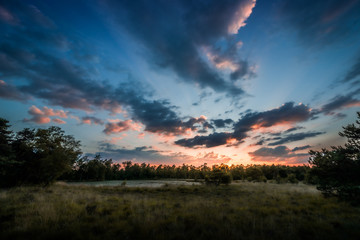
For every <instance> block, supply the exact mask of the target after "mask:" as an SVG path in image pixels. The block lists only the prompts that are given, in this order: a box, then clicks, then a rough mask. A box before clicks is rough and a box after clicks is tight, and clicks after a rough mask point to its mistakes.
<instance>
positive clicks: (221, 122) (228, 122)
mask: <svg viewBox="0 0 360 240" xmlns="http://www.w3.org/2000/svg"><path fill="white" fill-rule="evenodd" d="M211 123H212V124H214V125H215V127H217V128H224V127H227V126H229V125H230V126H231V125H232V124H233V123H234V121H233V120H232V119H230V118H227V119H212V120H211Z"/></svg>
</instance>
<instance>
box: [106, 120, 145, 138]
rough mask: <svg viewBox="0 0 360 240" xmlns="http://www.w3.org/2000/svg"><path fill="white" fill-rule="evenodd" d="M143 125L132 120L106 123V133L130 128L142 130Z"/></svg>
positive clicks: (119, 131)
mask: <svg viewBox="0 0 360 240" xmlns="http://www.w3.org/2000/svg"><path fill="white" fill-rule="evenodd" d="M140 129H141V125H139V124H138V123H135V122H133V121H132V120H126V121H119V122H109V123H107V124H106V125H105V129H104V133H106V134H107V135H109V134H114V133H121V132H125V131H128V130H134V131H140Z"/></svg>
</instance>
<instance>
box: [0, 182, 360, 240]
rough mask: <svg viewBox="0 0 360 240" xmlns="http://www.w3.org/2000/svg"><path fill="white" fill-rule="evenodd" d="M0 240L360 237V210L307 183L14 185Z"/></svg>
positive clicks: (1, 215) (1, 198) (0, 196)
mask: <svg viewBox="0 0 360 240" xmlns="http://www.w3.org/2000/svg"><path fill="white" fill-rule="evenodd" d="M0 205H1V208H0V229H1V233H0V238H1V239H115V238H116V239H360V208H358V207H354V206H351V205H350V204H347V203H344V202H338V201H337V200H336V199H333V198H324V197H323V196H322V195H321V194H320V192H318V191H317V190H316V189H315V187H313V186H309V185H304V184H272V183H249V182H239V183H234V184H231V185H229V186H219V187H215V186H206V185H200V186H172V185H166V186H163V187H159V188H137V187H123V186H109V187H107V186H101V187H95V186H73V185H67V184H62V183H58V184H55V185H53V186H50V187H47V188H42V187H18V188H12V189H7V190H1V191H0Z"/></svg>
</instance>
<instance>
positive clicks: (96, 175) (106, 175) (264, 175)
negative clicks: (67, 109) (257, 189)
mask: <svg viewBox="0 0 360 240" xmlns="http://www.w3.org/2000/svg"><path fill="white" fill-rule="evenodd" d="M309 169H310V167H309V166H305V165H304V166H284V165H274V164H273V165H247V166H244V165H231V166H228V165H225V164H220V165H213V166H211V167H209V166H208V165H207V164H206V163H205V164H203V165H201V166H193V165H188V164H183V165H181V166H176V165H166V164H160V165H157V166H155V165H150V164H146V163H141V164H139V163H132V162H131V161H125V162H122V163H121V164H120V163H113V161H112V160H111V159H102V158H101V156H100V155H97V156H95V157H94V158H93V159H90V158H89V157H83V158H80V159H79V160H78V161H76V163H75V165H74V167H73V169H72V171H69V172H67V173H66V174H64V175H63V176H61V177H60V179H62V180H71V181H104V180H136V179H143V180H146V179H194V180H200V179H208V180H209V181H210V180H211V178H216V177H214V175H219V177H218V178H217V179H220V175H221V177H224V176H226V175H229V176H230V180H226V181H225V180H224V181H223V182H228V181H231V180H248V181H257V182H266V181H268V180H273V181H275V182H278V183H285V182H291V183H297V182H299V181H305V180H306V181H309V180H310V176H308V172H309ZM223 175H224V176H223ZM224 178H226V177H224ZM228 178H229V177H228Z"/></svg>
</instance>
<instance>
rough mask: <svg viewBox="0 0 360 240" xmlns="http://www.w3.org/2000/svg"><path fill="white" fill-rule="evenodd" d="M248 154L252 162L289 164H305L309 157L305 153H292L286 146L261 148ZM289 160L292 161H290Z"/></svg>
mask: <svg viewBox="0 0 360 240" xmlns="http://www.w3.org/2000/svg"><path fill="white" fill-rule="evenodd" d="M248 154H249V156H250V157H251V160H252V161H263V162H266V161H278V162H282V161H286V162H287V163H291V164H297V163H305V162H306V161H307V157H308V156H309V155H308V154H307V153H293V152H292V150H290V149H289V148H287V147H286V146H278V147H275V148H267V147H262V148H259V149H258V150H256V151H254V152H249V153H248ZM290 159H293V160H292V161H290Z"/></svg>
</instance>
